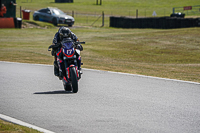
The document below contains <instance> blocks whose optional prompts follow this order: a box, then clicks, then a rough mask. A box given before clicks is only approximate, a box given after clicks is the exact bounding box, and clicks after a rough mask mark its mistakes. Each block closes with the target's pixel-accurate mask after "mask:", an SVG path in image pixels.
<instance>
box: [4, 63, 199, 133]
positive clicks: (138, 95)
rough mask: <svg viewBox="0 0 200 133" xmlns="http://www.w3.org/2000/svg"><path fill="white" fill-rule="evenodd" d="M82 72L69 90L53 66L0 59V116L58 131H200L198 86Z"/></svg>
mask: <svg viewBox="0 0 200 133" xmlns="http://www.w3.org/2000/svg"><path fill="white" fill-rule="evenodd" d="M83 73H84V74H83V76H82V79H81V80H80V82H79V92H78V93H77V94H73V93H66V92H65V91H64V89H63V86H62V82H61V81H59V80H58V79H57V78H56V77H55V76H54V75H53V66H46V65H32V64H21V63H8V62H0V114H4V115H8V116H10V117H13V118H16V119H19V120H21V121H24V122H27V123H29V124H33V125H36V126H39V127H42V128H45V129H48V130H51V131H54V132H56V133H66V132H67V133H72V132H73V133H80V132H81V133H94V132H95V133H105V132H109V133H111V132H114V133H116V132H119V133H122V132H129V133H132V132H137V133H138V132H141V133H199V132H200V84H198V83H197V84H195V83H189V82H181V81H176V80H175V81H174V80H165V79H159V78H150V77H142V76H137V75H130V74H118V73H112V72H105V71H96V70H88V69H84V70H83Z"/></svg>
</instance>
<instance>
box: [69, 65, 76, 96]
mask: <svg viewBox="0 0 200 133" xmlns="http://www.w3.org/2000/svg"><path fill="white" fill-rule="evenodd" d="M70 78H71V83H72V92H73V93H77V92H78V77H77V73H76V69H75V67H71V68H70Z"/></svg>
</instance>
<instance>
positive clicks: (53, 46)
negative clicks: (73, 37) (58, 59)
mask: <svg viewBox="0 0 200 133" xmlns="http://www.w3.org/2000/svg"><path fill="white" fill-rule="evenodd" d="M74 44H76V45H78V44H85V42H75V43H74ZM61 45H62V44H61V43H58V44H57V45H50V46H49V47H48V51H51V50H50V49H51V48H58V47H60V46H61Z"/></svg>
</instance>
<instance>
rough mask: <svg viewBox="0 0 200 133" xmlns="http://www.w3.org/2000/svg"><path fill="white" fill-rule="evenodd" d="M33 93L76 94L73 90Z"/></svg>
mask: <svg viewBox="0 0 200 133" xmlns="http://www.w3.org/2000/svg"><path fill="white" fill-rule="evenodd" d="M33 94H74V93H73V92H71V91H64V90H60V91H47V92H35V93H33Z"/></svg>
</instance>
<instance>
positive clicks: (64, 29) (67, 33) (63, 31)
mask: <svg viewBox="0 0 200 133" xmlns="http://www.w3.org/2000/svg"><path fill="white" fill-rule="evenodd" d="M58 33H59V36H60V40H62V39H63V38H69V37H71V31H70V29H69V28H67V27H61V28H60V29H59V30H58Z"/></svg>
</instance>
